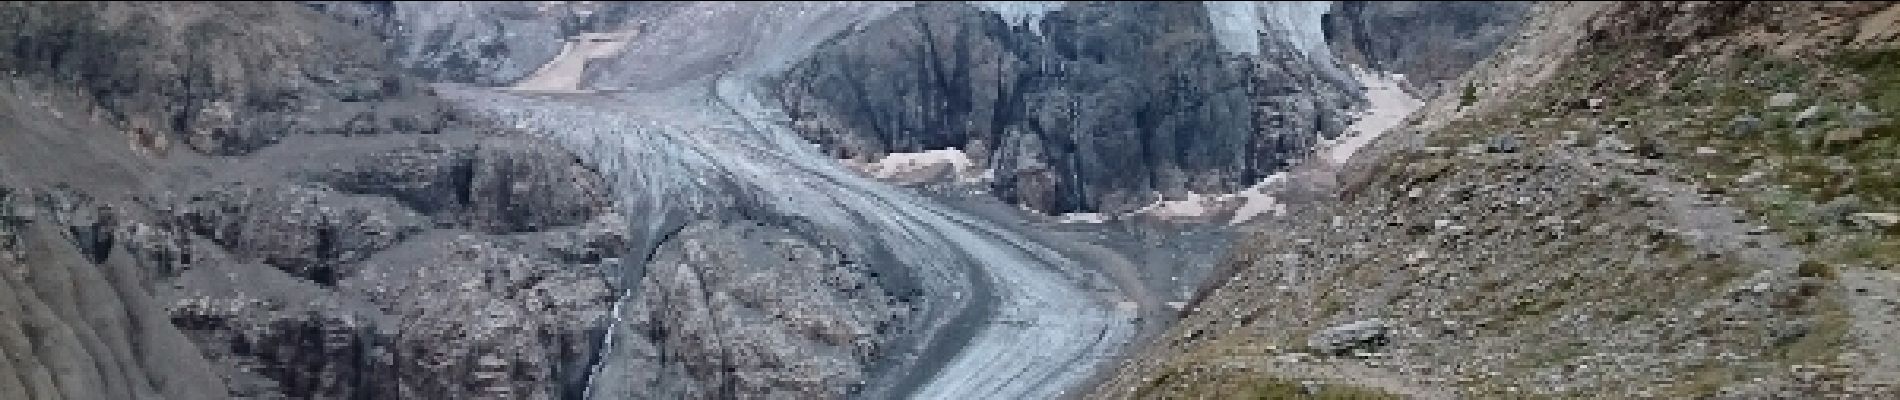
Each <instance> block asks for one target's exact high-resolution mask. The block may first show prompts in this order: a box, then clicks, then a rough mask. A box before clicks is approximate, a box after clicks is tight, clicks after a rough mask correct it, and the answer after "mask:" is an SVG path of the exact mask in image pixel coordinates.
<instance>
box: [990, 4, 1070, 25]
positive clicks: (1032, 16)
mask: <svg viewBox="0 0 1900 400" xmlns="http://www.w3.org/2000/svg"><path fill="white" fill-rule="evenodd" d="M969 3H970V4H971V5H975V6H977V7H981V8H983V9H985V10H990V12H994V13H996V14H998V15H1001V16H1003V21H1006V22H1009V23H1010V24H1011V25H1020V26H1028V27H1029V29H1030V30H1032V31H1036V32H1042V17H1043V16H1044V15H1049V12H1051V11H1055V10H1060V9H1062V3H1063V2H1060V1H972V2H969Z"/></svg>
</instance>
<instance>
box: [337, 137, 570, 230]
mask: <svg viewBox="0 0 1900 400" xmlns="http://www.w3.org/2000/svg"><path fill="white" fill-rule="evenodd" d="M563 164H565V166H563ZM549 166H555V167H552V168H550V167H549ZM319 175H320V176H319V177H318V178H317V179H319V180H322V181H325V182H328V183H330V185H332V186H334V187H336V188H338V189H341V190H343V191H347V192H351V193H358V194H368V195H378V196H390V197H394V198H396V199H400V200H402V202H403V203H404V204H407V205H408V206H409V207H412V208H415V209H416V210H417V211H420V212H423V213H427V214H430V215H435V216H437V217H438V218H439V219H440V220H442V221H445V222H448V223H450V224H452V225H456V226H467V227H470V228H473V229H477V230H481V231H484V232H492V233H508V232H527V231H535V230H540V229H542V228H547V227H557V226H565V225H573V224H577V223H580V222H585V221H586V220H587V219H589V218H593V217H594V216H595V214H596V213H598V212H599V211H601V210H603V209H604V208H605V207H604V206H605V205H606V202H607V197H606V192H605V190H606V189H605V188H604V187H602V186H601V183H600V181H599V178H597V177H595V176H593V175H592V171H589V170H587V169H586V168H585V167H582V166H581V165H580V164H578V163H577V162H575V160H574V159H573V156H572V155H569V154H567V153H565V152H561V151H559V150H557V149H553V148H550V147H548V146H546V145H545V144H543V143H537V142H533V141H526V140H508V139H496V140H488V141H483V142H478V143H475V144H471V145H465V146H454V147H449V146H443V145H441V144H438V143H422V144H419V145H416V146H411V147H405V148H401V149H397V150H393V151H387V152H382V153H378V154H375V155H372V156H369V157H364V158H363V159H361V160H359V161H357V162H356V163H354V164H353V165H351V166H349V167H347V168H346V169H343V170H339V171H327V172H325V173H321V174H319Z"/></svg>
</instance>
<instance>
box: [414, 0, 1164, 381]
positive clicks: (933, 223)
mask: <svg viewBox="0 0 1900 400" xmlns="http://www.w3.org/2000/svg"><path fill="white" fill-rule="evenodd" d="M894 8H895V6H889V5H864V4H863V3H850V2H832V3H774V4H769V5H762V6H757V7H741V6H735V5H733V4H729V3H698V4H695V5H693V6H689V7H687V8H686V9H685V10H682V11H681V12H679V13H678V14H675V17H673V18H671V19H668V20H663V21H657V22H656V23H654V24H652V25H650V26H649V28H648V29H646V30H644V32H643V34H641V35H640V36H638V37H635V38H633V40H632V41H631V42H629V43H627V46H626V49H625V51H624V52H622V53H621V54H620V55H619V56H617V58H614V59H612V60H607V61H605V62H597V63H592V64H590V65H589V66H588V67H587V68H588V69H589V71H585V74H584V75H586V76H587V77H589V78H588V82H585V84H587V86H588V87H616V88H626V90H627V91H626V92H621V93H617V94H601V93H595V94H588V93H564V94H552V95H549V94H518V93H506V92H498V91H493V90H484V89H456V88H444V90H443V93H444V94H445V95H448V96H450V97H452V98H456V99H458V100H460V101H462V102H463V103H464V104H466V105H469V106H472V108H475V109H477V110H478V111H480V112H483V113H485V114H486V115H489V116H491V117H494V118H497V119H500V120H502V121H505V122H507V123H509V124H510V125H513V126H517V127H521V128H524V129H527V130H529V131H533V132H538V133H540V134H544V135H548V136H550V137H552V138H553V139H555V140H557V141H558V142H560V143H562V144H563V145H565V146H567V147H569V148H571V149H572V150H574V151H575V152H576V153H577V154H580V155H581V156H582V157H583V158H584V159H585V160H586V161H588V162H589V163H590V164H592V165H594V166H595V167H596V168H598V169H599V170H600V171H601V172H602V173H603V174H604V175H606V176H608V178H609V179H610V180H611V181H612V182H613V185H614V187H615V190H616V192H617V194H618V195H619V196H621V197H622V207H624V208H625V209H626V211H627V213H628V214H629V216H630V217H632V219H633V220H634V221H636V222H635V223H636V224H644V226H641V227H638V228H642V229H635V231H636V235H637V236H639V237H636V238H635V239H636V241H637V242H639V243H642V244H641V246H643V247H644V248H641V249H636V253H635V254H644V253H645V251H646V250H649V249H651V248H652V247H654V246H656V245H658V243H659V242H660V241H661V240H663V239H664V236H665V235H667V234H668V232H670V231H671V230H672V229H677V227H678V226H679V225H682V224H684V223H685V222H686V221H690V220H694V219H701V218H717V217H720V216H724V215H733V214H734V213H740V212H743V214H744V215H763V216H777V217H784V218H790V219H798V220H804V221H810V222H811V223H812V224H813V225H814V226H816V227H817V229H821V230H825V231H830V232H837V233H838V234H840V235H845V236H846V238H847V239H848V240H849V241H850V242H853V243H862V244H865V245H867V246H871V247H875V248H878V249H882V250H883V251H885V252H888V254H889V255H890V256H892V257H893V258H894V260H895V261H896V262H897V263H899V264H901V269H903V270H904V271H905V272H903V273H901V274H898V275H907V276H909V277H910V278H911V279H913V280H914V281H916V282H915V284H916V285H918V287H919V288H920V289H922V290H923V291H924V293H927V294H928V296H926V298H924V299H922V302H923V303H924V306H923V307H924V309H923V310H922V311H921V313H920V314H919V316H918V317H917V318H916V319H915V320H914V322H913V323H914V324H916V325H915V326H914V328H913V329H912V330H911V331H914V332H922V334H921V335H920V336H919V337H917V338H916V340H915V342H916V344H915V345H913V346H908V347H907V348H900V349H893V350H892V353H891V354H892V355H894V356H900V355H902V354H904V353H910V354H911V355H915V357H904V356H900V358H899V359H898V361H895V362H894V363H892V364H890V366H889V367H888V369H887V371H886V373H884V374H882V376H883V378H880V380H879V381H877V382H868V383H869V384H870V386H871V392H869V393H866V394H864V395H865V396H867V397H872V398H886V397H898V396H901V395H905V394H910V395H913V396H914V397H919V398H1053V397H1058V396H1059V395H1061V394H1062V393H1063V392H1064V391H1066V390H1067V389H1069V388H1071V387H1073V386H1075V385H1077V384H1079V383H1081V382H1082V381H1083V380H1084V379H1087V377H1089V376H1091V375H1092V374H1093V372H1094V371H1095V369H1096V368H1097V367H1099V366H1101V365H1103V364H1104V362H1105V361H1106V360H1108V359H1110V356H1113V355H1115V354H1118V353H1120V352H1121V351H1123V350H1124V349H1125V348H1126V344H1127V341H1128V340H1129V339H1130V337H1131V336H1132V335H1134V333H1135V332H1134V323H1133V319H1132V316H1130V315H1126V313H1120V312H1116V307H1115V305H1117V304H1120V302H1119V301H1118V300H1122V299H1120V298H1116V297H1115V296H1113V295H1105V294H1103V293H1101V292H1097V291H1095V290H1094V289H1095V288H1096V287H1097V286H1095V285H1093V284H1092V283H1091V282H1086V281H1080V280H1077V279H1075V278H1072V277H1071V276H1070V275H1069V274H1070V273H1072V272H1074V269H1075V268H1078V267H1079V262H1077V261H1076V260H1074V259H1070V258H1068V257H1066V256H1064V255H1062V254H1061V253H1059V252H1057V251H1055V250H1053V249H1052V248H1051V246H1053V245H1055V244H1050V243H1045V242H1041V240H1044V239H1040V238H1039V237H1036V236H1034V235H1029V234H1025V233H1022V232H1016V231H1012V229H1014V228H1010V227H1008V226H1006V225H1005V224H997V223H992V222H990V221H987V220H984V219H982V218H979V217H978V216H975V215H970V214H966V213H964V212H962V211H958V210H956V209H953V208H950V207H946V206H943V205H940V204H938V203H937V202H935V201H934V200H931V199H928V198H925V197H923V196H921V195H919V194H917V193H914V192H911V191H908V190H905V189H901V188H897V187H894V186H892V185H889V184H886V183H883V182H878V181H875V180H873V179H871V178H869V177H865V176H863V175H862V174H859V173H856V172H854V171H851V170H849V169H847V168H846V167H845V166H844V165H843V164H841V163H839V162H837V161H836V160H832V159H830V158H829V157H827V156H826V155H824V154H822V153H820V152H819V151H817V150H816V149H813V148H812V146H811V145H810V143H808V142H806V141H804V140H803V139H801V138H799V137H798V136H797V135H796V134H795V133H793V132H791V131H790V129H789V128H788V127H786V126H785V125H784V120H785V116H784V112H783V111H782V110H780V109H779V108H778V107H776V105H772V104H768V103H766V102H763V101H761V100H760V98H761V96H762V95H761V94H760V93H759V91H760V90H761V88H760V87H759V82H760V80H761V79H763V78H766V77H770V76H773V75H774V74H776V73H778V72H779V71H782V70H784V69H785V68H786V67H787V66H789V65H790V64H791V63H793V62H796V61H797V60H798V59H800V58H801V57H803V56H804V54H805V53H807V52H808V51H809V50H810V49H811V48H812V47H813V46H814V45H816V44H817V43H819V42H821V41H822V40H824V39H825V38H828V37H829V36H830V35H831V34H832V33H835V32H837V31H840V30H843V29H849V28H850V27H852V26H853V25H855V24H858V23H860V22H862V21H863V20H865V19H867V18H873V17H875V16H876V15H880V14H881V13H882V12H888V11H889V10H891V9H894ZM1025 15H1027V14H1025ZM734 37H741V38H744V40H733V38H734ZM683 49H691V51H684V50H683ZM597 66H598V67H600V68H605V69H604V70H593V69H595V68H596V67H597ZM893 267H900V266H893ZM639 270H640V268H638V267H637V266H630V268H629V271H627V272H625V273H623V277H622V279H623V280H625V281H630V280H631V279H637V275H638V274H639V272H638V271H639ZM639 295H640V294H638V293H629V294H628V296H627V297H634V296H639ZM622 301H626V300H625V299H623V300H622ZM990 320H1003V321H1016V322H1021V323H1007V324H994V323H986V321H990ZM612 329H613V330H612V331H610V332H609V333H608V335H613V336H615V337H616V338H619V339H622V340H630V339H637V336H638V333H630V332H628V330H627V329H624V328H621V327H618V326H616V327H614V328H612ZM614 345H615V346H616V347H619V346H621V343H618V342H615V344H614ZM607 351H609V353H608V354H604V355H603V356H602V357H601V359H602V361H601V366H600V368H599V369H598V371H603V372H601V374H602V375H608V376H599V377H597V378H599V379H596V380H594V381H593V382H592V383H591V384H590V385H589V388H588V395H589V397H593V398H615V397H617V396H624V395H631V394H634V393H638V392H639V391H640V388H639V387H632V386H628V385H635V384H636V383H634V382H632V381H628V380H625V379H620V378H618V376H617V375H611V374H608V372H606V371H625V370H626V367H624V365H629V364H627V363H630V362H632V361H628V360H623V358H626V357H628V356H625V355H621V354H617V353H615V351H616V350H615V349H612V348H610V349H608V350H607Z"/></svg>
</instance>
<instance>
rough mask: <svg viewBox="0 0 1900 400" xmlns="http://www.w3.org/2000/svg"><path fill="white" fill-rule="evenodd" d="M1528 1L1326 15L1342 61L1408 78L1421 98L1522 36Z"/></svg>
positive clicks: (1357, 8) (1419, 4) (1357, 6)
mask: <svg viewBox="0 0 1900 400" xmlns="http://www.w3.org/2000/svg"><path fill="white" fill-rule="evenodd" d="M1530 8H1531V3H1530V2H1526V1H1341V2H1337V3H1335V4H1334V5H1333V11H1332V12H1331V13H1328V14H1327V15H1326V19H1325V26H1326V39H1327V42H1329V43H1328V46H1330V47H1331V48H1332V49H1333V52H1334V53H1335V54H1337V55H1338V56H1339V59H1340V61H1343V62H1347V63H1352V64H1358V65H1362V66H1366V67H1369V68H1371V69H1374V70H1378V71H1384V72H1390V73H1398V74H1404V75H1405V76H1406V83H1407V84H1409V85H1410V86H1411V88H1410V89H1412V90H1413V91H1414V92H1415V93H1416V94H1419V95H1420V96H1419V97H1431V96H1434V95H1437V94H1439V93H1442V92H1443V91H1444V88H1443V85H1444V84H1445V82H1447V81H1450V80H1452V79H1457V78H1458V76H1459V75H1461V74H1463V73H1464V72H1465V70H1467V69H1471V67H1472V66H1473V65H1474V64H1477V63H1478V61H1482V60H1484V58H1485V57H1488V56H1490V55H1491V52H1492V50H1494V49H1496V48H1497V46H1498V45H1499V44H1503V43H1504V42H1506V41H1507V40H1509V39H1511V38H1512V36H1513V35H1516V34H1517V32H1518V31H1517V27H1518V25H1519V24H1521V23H1523V18H1524V16H1525V14H1526V13H1528V12H1529V11H1530Z"/></svg>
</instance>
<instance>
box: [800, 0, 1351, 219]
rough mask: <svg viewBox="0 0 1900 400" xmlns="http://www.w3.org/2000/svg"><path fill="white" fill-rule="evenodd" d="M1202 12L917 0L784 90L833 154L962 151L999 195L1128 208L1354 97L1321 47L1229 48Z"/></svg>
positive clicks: (1282, 137) (1291, 149)
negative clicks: (1018, 17)
mask: <svg viewBox="0 0 1900 400" xmlns="http://www.w3.org/2000/svg"><path fill="white" fill-rule="evenodd" d="M1209 21H1210V17H1209V13H1208V10H1207V8H1206V7H1203V6H1202V5H1200V4H1194V3H1076V4H1071V5H1067V6H1064V7H1061V8H1059V9H1057V10H1054V11H1050V12H1048V13H1047V14H1046V15H1044V16H1042V17H1041V18H1040V19H1038V20H1037V22H1035V23H1036V24H1038V25H1037V26H1035V27H1029V26H1021V25H1012V24H1010V23H1008V22H1005V21H1004V20H1003V19H1002V18H1001V17H1000V16H998V15H997V14H995V13H993V12H989V11H985V10H983V9H979V8H977V7H974V6H969V5H964V4H947V3H946V4H925V5H920V6H918V7H913V8H909V9H905V10H902V11H899V12H897V13H896V14H894V15H892V16H889V17H887V18H884V19H881V20H879V21H877V22H874V23H871V24H869V25H867V26H865V27H864V28H863V29H861V30H859V31H856V32H852V33H849V34H846V35H843V36H842V37H840V38H837V39H836V40H833V41H831V42H830V43H828V44H827V45H825V46H824V47H823V48H821V49H819V50H818V52H817V53H816V54H814V55H813V56H812V57H810V58H809V59H807V60H805V61H803V62H801V63H800V64H799V65H798V66H797V67H796V68H795V69H793V70H792V71H791V72H789V73H788V74H786V76H785V77H784V79H783V80H782V81H781V84H780V91H779V92H780V93H779V94H780V97H781V100H782V101H783V103H784V104H785V106H786V110H787V112H788V113H789V114H790V116H791V117H792V119H793V120H794V121H795V123H794V126H795V127H796V128H797V129H798V130H799V131H800V133H801V134H803V135H804V136H805V137H806V138H808V139H809V140H811V141H813V142H815V143H818V144H819V145H821V146H824V147H825V148H826V149H827V150H828V151H829V152H831V153H832V154H833V155H834V156H837V157H841V158H852V159H856V160H858V161H873V160H876V159H878V158H881V157H883V156H884V155H885V154H889V153H896V152H919V151H924V150H932V149H940V148H946V147H954V148H960V149H962V150H963V151H964V152H965V153H967V154H971V158H973V159H974V160H975V161H976V162H977V163H978V164H979V165H978V166H979V168H987V169H990V170H992V171H993V178H994V180H993V181H992V182H991V183H990V184H989V186H990V189H992V190H993V191H994V192H995V193H997V194H998V195H999V196H1001V197H1002V198H1004V199H1006V200H1008V201H1011V202H1015V203H1019V204H1023V205H1026V206H1029V207H1031V208H1034V209H1037V210H1040V211H1043V212H1050V213H1063V212H1089V211H1127V210H1132V209H1134V208H1137V207H1140V206H1142V205H1146V204H1148V203H1150V202H1153V201H1154V200H1156V199H1157V198H1158V197H1157V195H1156V193H1157V192H1159V193H1168V194H1173V195H1179V194H1181V193H1183V192H1185V191H1194V192H1200V193H1209V192H1219V193H1231V192H1234V191H1237V190H1238V189H1239V188H1241V187H1245V186H1247V185H1251V184H1253V183H1255V182H1257V181H1258V180H1259V179H1260V178H1262V177H1265V176H1266V174H1268V173H1271V172H1274V171H1276V170H1278V169H1280V168H1283V167H1284V162H1285V161H1287V160H1290V159H1294V158H1297V157H1298V155H1299V154H1302V152H1304V151H1307V150H1309V149H1310V148H1311V147H1312V144H1313V143H1316V142H1317V141H1318V139H1320V138H1325V137H1331V136H1333V135H1336V134H1338V133H1339V132H1340V131H1341V130H1342V129H1343V127H1344V126H1345V118H1346V117H1345V114H1344V112H1343V111H1342V109H1345V108H1348V107H1350V106H1351V105H1353V104H1354V102H1355V101H1356V96H1357V94H1356V93H1357V91H1358V89H1357V88H1356V86H1353V85H1352V83H1350V82H1342V81H1338V80H1335V79H1328V78H1327V77H1326V76H1325V75H1324V74H1322V73H1321V72H1320V70H1321V69H1322V67H1321V66H1322V65H1323V64H1325V63H1331V62H1332V60H1330V59H1313V58H1311V57H1309V55H1308V54H1307V53H1304V52H1302V51H1300V49H1297V48H1296V47H1295V46H1294V45H1293V44H1292V43H1291V42H1290V38H1288V37H1286V36H1285V35H1281V34H1272V33H1266V34H1260V35H1259V36H1260V38H1259V40H1260V41H1261V42H1262V43H1263V45H1262V48H1263V49H1265V50H1263V51H1260V52H1258V53H1255V54H1242V53H1236V52H1233V51H1232V50H1231V49H1223V48H1222V47H1221V45H1220V44H1219V43H1218V40H1217V37H1216V35H1217V32H1216V30H1215V29H1214V25H1212V24H1211V23H1210V22H1209ZM1256 22H1258V21H1256ZM1190 136H1191V137H1192V138H1193V139H1192V140H1188V139H1187V138H1188V137H1190Z"/></svg>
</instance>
